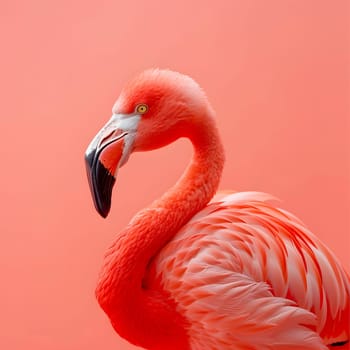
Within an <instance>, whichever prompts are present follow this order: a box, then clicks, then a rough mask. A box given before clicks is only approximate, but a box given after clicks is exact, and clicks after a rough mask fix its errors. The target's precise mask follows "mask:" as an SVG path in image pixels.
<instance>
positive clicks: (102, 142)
mask: <svg viewBox="0 0 350 350" xmlns="http://www.w3.org/2000/svg"><path fill="white" fill-rule="evenodd" d="M125 135H127V133H126V132H125V131H124V130H122V129H114V130H111V132H110V133H109V134H107V135H105V136H104V137H103V138H101V140H100V142H99V144H98V148H101V147H104V145H106V143H109V141H111V140H112V139H116V138H117V137H118V136H125Z"/></svg>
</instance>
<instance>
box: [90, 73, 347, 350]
mask: <svg viewBox="0 0 350 350" xmlns="http://www.w3.org/2000/svg"><path fill="white" fill-rule="evenodd" d="M180 137H186V138H188V139H190V141H191V142H192V144H193V147H194V155H193V158H192V160H191V162H190V164H189V166H188V168H187V169H186V171H185V173H184V175H183V176H182V177H181V179H180V180H179V181H178V182H177V183H176V184H175V186H174V187H172V188H171V189H169V190H168V191H167V192H166V193H165V194H164V195H163V196H162V197H161V198H160V199H158V200H156V201H154V202H153V203H152V204H151V205H150V206H149V207H147V208H145V209H143V210H141V211H140V212H139V213H138V214H136V215H135V216H134V218H133V219H132V220H131V222H130V223H129V224H128V225H127V226H126V227H125V229H124V230H122V231H121V232H120V233H119V234H118V235H117V236H116V238H115V240H114V242H113V243H112V245H111V247H110V248H109V249H108V251H107V253H106V256H105V259H104V264H103V267H102V270H101V274H100V277H99V281H98V285H97V288H96V296H97V299H98V302H99V304H100V306H101V307H102V309H103V310H104V311H105V312H106V314H107V315H108V317H109V318H110V320H111V323H112V326H113V327H114V329H115V330H116V332H118V334H119V335H120V336H122V337H124V338H125V339H127V340H128V341H129V342H131V343H133V344H136V345H138V346H141V347H143V348H146V349H151V350H164V349H167V350H231V349H237V350H290V349H306V350H323V349H327V345H331V344H334V343H338V344H342V343H345V342H347V341H348V339H349V318H350V310H349V303H350V302H349V299H350V281H349V277H348V275H347V274H346V272H345V271H344V269H343V268H342V266H341V265H340V263H339V262H338V260H337V259H336V257H335V256H334V255H333V253H332V252H331V251H330V250H329V249H328V248H327V247H326V246H325V245H324V244H323V243H321V242H320V240H319V239H318V238H317V237H316V236H314V235H313V234H312V233H311V232H310V231H309V230H308V229H307V228H306V227H305V226H304V225H303V223H302V222H301V221H300V220H299V219H297V218H296V217H295V216H293V215H292V214H290V213H288V212H286V211H284V210H282V209H279V208H278V207H275V206H274V205H273V204H271V203H270V202H271V199H272V197H271V196H269V195H266V194H263V193H258V192H242V193H231V194H228V195H226V196H224V197H222V198H221V199H214V200H213V199H212V198H213V197H214V195H215V193H216V191H217V188H218V185H219V182H220V177H221V173H222V169H223V164H224V151H223V147H222V144H221V141H220V137H219V133H218V130H217V127H216V123H215V118H214V111H213V109H212V108H211V106H210V104H209V102H208V101H207V98H206V96H205V94H204V92H203V91H202V89H201V88H200V87H199V86H198V84H197V83H195V82H194V81H193V80H192V79H191V78H189V77H187V76H184V75H182V74H179V73H176V72H171V71H169V70H148V71H146V72H144V73H143V74H141V75H140V76H138V77H137V78H136V79H134V80H133V81H131V82H130V83H129V84H128V85H127V86H126V87H125V88H124V89H123V90H122V92H121V94H120V96H119V98H118V100H117V102H116V104H115V105H114V107H113V115H112V118H111V119H110V121H109V122H108V123H107V124H106V125H105V126H104V127H103V128H102V129H101V131H100V132H99V133H98V135H97V136H96V137H95V138H94V139H93V141H92V142H91V144H90V145H89V147H88V150H87V152H86V165H87V173H88V178H89V184H90V188H91V192H92V196H93V199H94V203H95V207H96V209H97V210H98V212H99V213H100V214H101V215H102V216H103V217H106V216H107V214H108V212H109V209H110V205H111V200H110V198H111V193H112V187H113V185H114V183H115V177H116V174H117V172H118V169H119V168H120V167H121V166H123V165H124V164H125V163H126V162H127V161H128V158H129V156H130V154H131V153H132V152H136V151H148V150H152V149H156V148H159V147H162V146H165V145H167V144H168V143H170V142H173V141H175V140H176V139H178V138H180ZM211 200H212V201H211ZM210 201H211V202H210ZM208 203H209V204H208Z"/></svg>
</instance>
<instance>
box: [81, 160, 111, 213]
mask: <svg viewBox="0 0 350 350" xmlns="http://www.w3.org/2000/svg"><path fill="white" fill-rule="evenodd" d="M85 165H86V173H87V177H88V180H89V186H90V191H91V194H92V198H93V201H94V205H95V208H96V210H97V212H98V213H99V214H100V215H101V216H102V217H103V218H106V217H107V216H108V214H109V211H110V209H111V197H112V189H113V186H114V183H115V177H114V176H113V175H112V174H111V173H110V172H109V171H108V169H106V168H105V167H104V165H103V164H102V163H101V162H100V161H99V160H98V159H96V157H94V155H93V154H88V155H86V156H85Z"/></svg>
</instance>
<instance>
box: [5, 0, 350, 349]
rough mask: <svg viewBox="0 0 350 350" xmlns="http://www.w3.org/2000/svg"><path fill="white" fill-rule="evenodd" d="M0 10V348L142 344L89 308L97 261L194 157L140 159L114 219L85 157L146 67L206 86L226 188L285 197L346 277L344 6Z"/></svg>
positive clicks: (181, 150) (183, 152)
mask: <svg viewBox="0 0 350 350" xmlns="http://www.w3.org/2000/svg"><path fill="white" fill-rule="evenodd" d="M0 7H1V9H0V42H1V56H0V63H1V64H0V93H1V120H0V123H1V125H0V130H1V137H0V159H1V175H0V176H1V182H0V195H1V202H0V209H1V220H0V230H1V231H0V232H1V237H0V250H1V252H0V276H1V289H0V348H1V349H9V350H22V349H36V350H44V349H45V350H47V349H50V350H56V349H57V350H75V349H85V350H93V349H104V350H107V349H121V350H122V349H135V348H134V347H132V346H131V345H128V344H127V343H126V342H124V341H123V340H120V339H119V338H118V337H117V336H116V335H115V334H114V332H113V331H112V329H111V327H110V325H109V322H108V320H107V319H106V317H105V315H104V314H103V313H102V311H101V310H100V309H99V307H98V306H97V304H96V301H95V299H94V286H95V282H96V278H97V274H98V271H99V267H100V265H101V260H102V256H103V253H104V250H105V249H106V247H107V246H108V244H109V242H111V240H112V237H113V236H114V234H115V233H116V232H117V231H118V230H120V229H121V228H122V227H123V226H124V225H126V223H127V222H128V220H129V219H130V218H131V216H132V215H133V213H135V212H136V211H137V210H138V209H140V208H142V207H144V206H146V205H147V204H148V203H149V202H150V201H151V200H152V199H154V198H156V197H157V196H159V195H160V194H161V193H162V192H163V191H164V190H166V189H167V188H168V187H169V186H170V185H171V184H173V183H174V182H175V180H176V179H177V177H178V176H179V175H180V174H181V172H182V171H183V169H184V167H185V166H186V164H187V161H188V159H189V157H190V155H191V148H190V145H189V144H188V142H187V141H184V140H182V141H179V142H177V143H176V144H174V145H171V146H169V147H167V148H165V149H162V150H159V151H155V152H152V153H148V154H136V155H133V156H132V158H131V159H130V161H129V163H128V165H127V166H126V167H125V168H124V169H122V170H121V171H120V173H119V178H118V181H117V185H116V188H115V191H114V196H113V206H112V210H111V215H110V217H109V218H108V219H107V220H103V219H102V218H100V217H99V216H98V215H97V213H96V212H95V210H94V208H93V204H92V200H91V198H90V193H89V189H88V185H87V181H86V176H85V169H84V161H83V155H84V151H85V148H86V146H87V144H88V143H89V142H90V139H91V138H92V137H93V136H94V134H95V133H96V131H97V130H98V129H99V128H100V127H101V126H102V124H103V123H104V122H105V121H106V120H107V119H108V118H109V117H110V115H111V107H112V104H113V102H114V100H115V98H116V97H117V95H118V92H119V91H120V89H121V87H122V86H123V84H124V83H125V82H126V81H127V80H128V79H129V78H131V77H133V76H134V75H135V74H136V73H138V72H140V71H142V70H143V69H145V68H148V67H156V66H159V67H169V68H172V69H174V70H179V71H181V72H184V73H188V74H190V75H191V76H193V77H194V78H195V79H196V80H198V81H199V82H200V84H201V85H202V86H203V88H204V89H205V90H206V91H207V94H208V96H209V98H210V100H211V102H212V104H213V106H214V108H215V109H216V111H217V115H218V123H219V126H220V129H221V133H222V137H223V141H224V145H225V148H226V153H227V164H226V168H225V172H224V175H223V179H222V185H221V188H223V189H236V190H262V191H267V192H270V193H272V194H274V195H275V196H277V197H279V198H281V199H282V205H283V206H284V207H285V208H287V209H289V210H292V211H294V212H295V213H296V214H297V215H299V216H300V217H301V218H302V219H303V221H305V222H306V223H307V225H308V226H309V227H310V228H311V229H312V230H313V231H315V233H317V234H318V235H319V236H320V237H321V238H322V239H323V240H324V241H325V242H326V243H327V244H328V245H329V246H330V247H331V248H332V249H333V250H334V251H335V252H336V254H337V255H338V256H339V258H340V259H341V260H342V261H343V263H344V265H345V266H346V267H347V269H349V267H350V262H349V243H350V242H349V240H350V238H349V237H350V222H349V220H350V219H349V217H350V214H349V213H350V198H349V197H350V186H349V171H350V165H349V159H350V154H349V152H350V137H349V96H350V95H349V74H350V72H349V28H348V24H349V21H348V19H349V13H350V12H349V11H350V9H349V2H348V1H347V0H338V1H321V0H315V1H311V0H309V1H304V0H290V1H288V0H285V1H280V0H265V1H260V0H247V1H238V0H236V1H230V0H227V1H220V0H218V1H209V0H208V1H205V0H196V1H188V0H178V1H172V2H166V1H162V0H148V1H136V2H135V1H112V0H102V1H98V2H93V1H82V0H77V1H68V0H62V1H56V2H53V1H45V0H32V1H18V0H13V1H10V0H4V1H2V2H1V5H0Z"/></svg>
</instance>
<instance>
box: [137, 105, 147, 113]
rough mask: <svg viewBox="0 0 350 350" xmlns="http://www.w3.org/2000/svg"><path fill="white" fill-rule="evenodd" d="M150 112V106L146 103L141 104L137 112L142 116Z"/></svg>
mask: <svg viewBox="0 0 350 350" xmlns="http://www.w3.org/2000/svg"><path fill="white" fill-rule="evenodd" d="M147 111H148V106H147V105H146V104H144V103H141V104H139V105H137V106H136V108H135V112H136V113H140V114H145V113H146V112H147Z"/></svg>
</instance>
